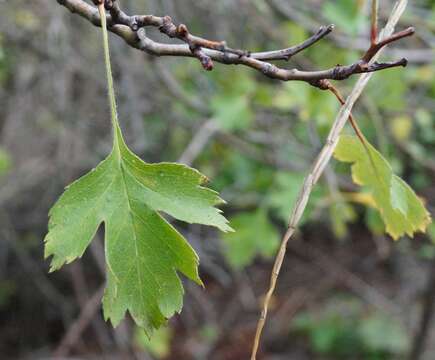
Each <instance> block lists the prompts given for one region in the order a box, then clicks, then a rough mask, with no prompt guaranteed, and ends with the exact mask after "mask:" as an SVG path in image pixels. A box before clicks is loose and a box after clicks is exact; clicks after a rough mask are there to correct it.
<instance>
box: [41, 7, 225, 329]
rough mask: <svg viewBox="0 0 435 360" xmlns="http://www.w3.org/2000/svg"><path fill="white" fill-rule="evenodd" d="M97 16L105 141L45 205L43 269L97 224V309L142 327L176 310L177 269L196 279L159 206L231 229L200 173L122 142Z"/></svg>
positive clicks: (68, 254)
mask: <svg viewBox="0 0 435 360" xmlns="http://www.w3.org/2000/svg"><path fill="white" fill-rule="evenodd" d="M101 10H102V7H101V8H100V11H101ZM103 15H104V14H103ZM102 19H103V24H102V29H103V39H104V42H103V44H104V53H105V60H106V72H107V81H108V89H109V102H110V109H111V120H112V127H113V133H114V140H113V148H112V151H111V153H110V155H109V156H108V157H107V158H106V159H105V160H104V161H102V162H101V163H100V164H99V165H98V166H97V167H96V168H95V169H94V170H92V171H91V172H90V173H88V174H86V175H85V176H83V177H82V178H80V179H79V180H77V181H75V182H74V183H72V184H71V185H70V186H68V187H67V189H66V191H65V192H64V193H63V195H62V196H61V197H60V199H59V200H58V201H57V202H56V204H55V205H54V206H53V208H52V209H51V210H50V213H49V215H50V222H49V226H48V228H49V232H48V234H47V235H46V237H45V257H46V258H47V257H50V256H53V258H52V261H51V271H54V270H57V269H59V268H60V267H61V266H62V265H63V264H65V263H70V262H72V261H73V260H74V259H76V258H78V257H81V256H82V255H83V253H84V252H85V250H86V248H87V247H88V245H89V243H90V242H91V240H92V238H93V237H94V235H95V233H96V231H97V229H98V228H99V226H100V225H101V224H102V223H104V227H105V256H106V267H107V285H106V290H105V294H104V298H103V310H104V316H105V318H106V319H110V321H111V322H112V324H113V325H115V326H116V325H117V324H118V323H119V322H120V321H121V320H122V318H123V317H124V315H125V313H126V311H129V312H130V314H131V315H132V317H133V319H134V320H135V322H136V323H137V324H138V325H139V326H141V327H143V328H144V329H145V331H146V332H147V333H148V334H150V333H152V331H153V330H154V329H157V328H159V327H160V326H161V325H162V324H164V323H165V322H166V320H167V319H168V318H169V317H171V316H172V315H173V314H174V313H175V312H179V311H181V308H182V303H183V286H182V283H181V281H180V279H179V277H178V274H177V272H178V271H179V272H181V273H183V274H184V275H185V276H187V277H188V278H189V279H191V280H193V281H195V282H196V283H198V284H202V283H201V280H200V278H199V276H198V256H197V255H196V253H195V252H194V250H193V249H192V248H191V247H190V245H189V244H188V243H187V241H186V240H185V239H184V238H183V237H182V236H181V235H180V234H179V233H178V232H177V231H176V230H175V229H174V228H173V227H172V226H171V225H170V224H169V223H168V222H167V221H166V220H165V219H164V218H163V217H162V216H161V215H160V212H165V213H166V214H168V215H171V216H173V217H174V218H176V219H179V220H182V221H185V222H188V223H199V224H207V225H213V226H216V227H218V228H219V229H221V230H223V231H229V230H231V228H230V227H229V226H228V224H227V220H226V219H225V218H224V217H223V216H222V215H221V214H220V210H218V209H216V208H215V207H214V206H215V205H217V204H220V203H222V202H223V201H222V200H221V199H220V198H219V196H218V194H217V193H216V192H214V191H212V190H209V189H206V188H204V187H202V186H201V184H203V183H204V181H205V180H206V177H205V176H204V175H202V174H201V173H199V172H198V171H196V170H194V169H191V168H189V167H187V166H184V165H180V164H173V163H160V164H147V163H145V162H143V161H142V160H141V159H140V158H139V157H137V156H136V155H135V154H133V153H132V152H131V151H130V150H129V149H128V147H127V145H126V144H125V142H124V139H123V136H122V133H121V128H120V127H119V123H118V117H117V112H116V101H115V92H114V89H113V79H112V72H111V68H110V57H109V47H108V35H107V30H106V24H105V19H106V18H105V16H102Z"/></svg>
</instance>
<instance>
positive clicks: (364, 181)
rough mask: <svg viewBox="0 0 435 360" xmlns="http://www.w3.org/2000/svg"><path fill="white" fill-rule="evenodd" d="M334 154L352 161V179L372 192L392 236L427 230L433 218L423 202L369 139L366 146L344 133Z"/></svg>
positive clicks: (344, 160)
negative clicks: (395, 172) (394, 171)
mask: <svg viewBox="0 0 435 360" xmlns="http://www.w3.org/2000/svg"><path fill="white" fill-rule="evenodd" d="M366 141H367V140H366ZM367 151H369V152H370V155H371V158H372V161H371V159H370V157H369V156H368V153H367ZM334 157H335V158H336V159H337V160H340V161H342V162H348V163H352V164H353V165H352V168H351V169H352V178H353V181H354V182H355V183H356V184H358V185H361V186H366V187H367V188H368V190H369V191H370V192H371V194H372V197H373V200H374V202H375V205H376V208H377V209H378V210H379V212H380V215H381V218H382V220H383V222H384V223H385V230H386V232H387V233H388V234H390V235H391V237H392V238H393V239H398V238H399V237H401V236H403V235H405V234H407V235H409V236H411V237H412V236H413V235H414V233H415V232H417V231H422V232H424V231H425V230H426V228H427V226H428V225H429V224H430V222H431V217H430V214H429V212H428V211H427V210H426V208H425V206H424V204H423V202H422V201H421V199H420V198H418V197H417V195H416V194H415V193H414V191H413V190H412V189H411V187H410V186H409V185H408V184H407V183H406V182H405V181H403V180H402V179H401V178H400V177H398V176H397V175H394V173H393V171H392V168H391V166H390V164H389V163H388V162H387V160H385V158H384V157H383V156H382V155H381V154H380V153H379V152H378V151H377V150H376V149H375V148H374V147H373V146H372V145H371V144H369V143H368V142H367V149H366V148H365V147H364V146H363V144H362V143H361V142H360V140H359V139H358V138H357V137H356V136H350V135H342V136H341V137H340V140H339V142H338V144H337V147H336V149H335V152H334Z"/></svg>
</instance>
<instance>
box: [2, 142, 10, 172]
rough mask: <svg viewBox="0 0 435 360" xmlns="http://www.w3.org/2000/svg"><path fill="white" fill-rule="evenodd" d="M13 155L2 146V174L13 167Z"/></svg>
mask: <svg viewBox="0 0 435 360" xmlns="http://www.w3.org/2000/svg"><path fill="white" fill-rule="evenodd" d="M11 164H12V161H11V157H10V156H9V153H8V152H6V150H3V149H2V148H0V175H4V174H6V173H7V172H8V171H9V169H10V168H11Z"/></svg>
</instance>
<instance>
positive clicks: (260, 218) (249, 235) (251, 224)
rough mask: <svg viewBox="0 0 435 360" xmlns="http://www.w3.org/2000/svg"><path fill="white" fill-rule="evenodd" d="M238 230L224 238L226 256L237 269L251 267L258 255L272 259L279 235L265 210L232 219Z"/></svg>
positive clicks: (232, 223) (246, 213)
mask: <svg viewBox="0 0 435 360" xmlns="http://www.w3.org/2000/svg"><path fill="white" fill-rule="evenodd" d="M231 225H232V227H233V228H234V229H235V230H236V232H234V233H226V234H224V236H223V241H224V244H225V248H224V254H225V257H226V258H227V260H228V262H229V263H230V264H231V265H232V266H233V267H235V268H243V267H244V266H247V265H249V264H250V263H251V262H252V261H253V260H254V258H255V256H256V255H258V254H260V255H262V256H264V257H271V256H272V255H273V254H274V253H275V251H276V249H277V247H278V244H279V234H278V232H277V231H276V229H275V227H274V226H273V225H272V224H271V223H270V221H269V219H268V217H267V212H266V211H265V210H264V209H259V210H256V211H255V212H245V213H241V214H238V215H236V216H234V217H233V218H231Z"/></svg>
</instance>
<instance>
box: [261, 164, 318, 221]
mask: <svg viewBox="0 0 435 360" xmlns="http://www.w3.org/2000/svg"><path fill="white" fill-rule="evenodd" d="M304 178H305V175H304V174H301V173H294V172H283V171H282V172H278V173H277V174H276V178H275V183H274V185H273V186H272V187H271V190H270V191H269V193H268V194H267V198H268V199H267V205H268V206H269V207H270V208H271V209H274V210H276V213H277V215H278V217H279V218H280V220H282V221H284V222H287V221H288V219H289V216H290V213H291V211H292V209H293V207H294V205H295V203H296V200H297V198H298V195H299V190H300V188H301V186H302V184H303V182H304ZM324 193H325V191H324V189H323V188H322V186H321V185H320V184H319V185H317V186H315V187H314V189H313V191H312V193H311V197H310V198H311V200H310V201H309V202H308V205H307V208H306V210H305V211H304V214H303V216H302V220H301V222H300V224H301V225H302V224H304V223H305V222H306V221H307V219H309V218H310V215H311V213H312V212H313V210H314V208H315V207H316V204H317V203H318V201H319V200H320V199H321V198H322V197H323V195H324Z"/></svg>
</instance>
